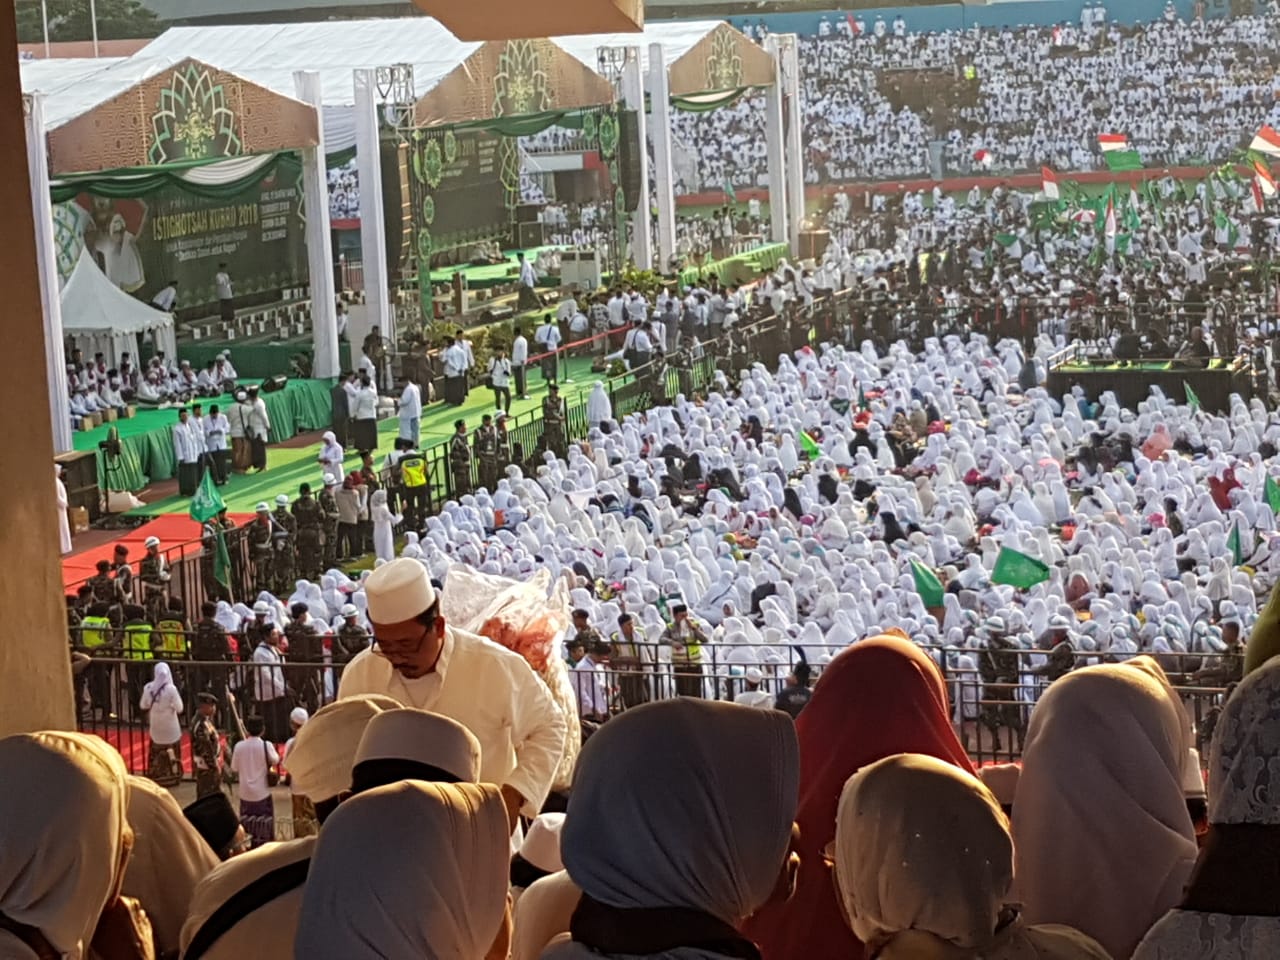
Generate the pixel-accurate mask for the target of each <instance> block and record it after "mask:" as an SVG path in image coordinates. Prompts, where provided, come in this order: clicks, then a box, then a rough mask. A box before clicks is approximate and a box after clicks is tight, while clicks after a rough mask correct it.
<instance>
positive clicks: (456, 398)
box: [440, 337, 467, 407]
mask: <svg viewBox="0 0 1280 960" xmlns="http://www.w3.org/2000/svg"><path fill="white" fill-rule="evenodd" d="M440 361H441V363H443V364H444V402H445V403H447V404H449V405H450V406H454V407H460V406H462V405H463V404H464V403H466V402H467V351H466V348H465V347H463V346H462V344H460V343H459V342H458V341H456V340H454V339H453V338H452V337H449V338H448V339H446V340H445V345H444V350H442V351H441V353H440Z"/></svg>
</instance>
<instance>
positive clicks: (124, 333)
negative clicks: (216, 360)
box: [61, 248, 178, 367]
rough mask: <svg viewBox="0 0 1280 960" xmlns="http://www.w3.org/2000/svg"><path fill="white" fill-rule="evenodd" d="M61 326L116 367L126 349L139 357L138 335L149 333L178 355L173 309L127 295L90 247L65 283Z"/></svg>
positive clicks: (158, 344)
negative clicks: (171, 311)
mask: <svg viewBox="0 0 1280 960" xmlns="http://www.w3.org/2000/svg"><path fill="white" fill-rule="evenodd" d="M61 301H62V330H63V333H64V334H65V335H66V336H68V337H70V338H71V339H72V340H73V341H75V345H76V346H77V347H79V348H80V349H81V350H82V351H84V354H85V356H88V357H92V356H93V355H94V354H95V353H101V354H102V355H103V357H104V358H105V359H106V361H107V366H109V367H115V366H118V365H119V363H120V359H121V357H122V356H123V355H124V354H126V353H127V354H129V356H130V357H132V358H133V361H134V363H135V364H136V363H137V362H138V335H139V334H143V335H144V336H145V335H146V334H148V333H150V334H151V336H152V337H153V339H154V341H155V348H156V350H158V351H164V354H165V356H166V357H176V356H177V353H178V348H177V342H176V340H175V338H174V332H173V315H172V314H169V313H164V312H163V311H161V310H157V309H155V308H154V307H149V306H147V305H146V304H144V303H142V302H141V301H140V300H137V299H135V298H134V297H131V296H129V294H127V293H125V292H124V291H123V290H121V289H120V288H119V287H117V286H116V285H115V284H114V283H112V282H111V281H110V280H108V279H107V275H106V274H105V273H103V272H102V270H101V269H100V268H99V267H98V264H97V262H96V261H95V260H94V259H93V255H92V254H91V253H89V250H88V248H85V249H84V250H82V251H81V252H80V260H79V262H78V263H76V267H75V269H74V270H73V271H71V276H70V277H69V278H68V279H67V282H66V285H65V286H64V287H63V288H62V295H61Z"/></svg>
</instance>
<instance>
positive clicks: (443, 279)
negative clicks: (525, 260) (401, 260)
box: [431, 247, 554, 290]
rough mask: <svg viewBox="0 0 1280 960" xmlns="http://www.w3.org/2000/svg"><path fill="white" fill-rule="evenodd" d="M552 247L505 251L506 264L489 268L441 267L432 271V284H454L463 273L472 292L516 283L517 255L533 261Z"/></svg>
mask: <svg viewBox="0 0 1280 960" xmlns="http://www.w3.org/2000/svg"><path fill="white" fill-rule="evenodd" d="M551 249H554V248H552V247H531V248H530V249H528V250H524V251H519V250H504V251H502V252H503V253H504V254H505V255H506V257H507V262H506V263H495V264H490V265H487V266H480V267H471V266H457V267H440V268H439V269H437V270H432V271H431V282H432V283H452V282H453V275H454V274H455V273H461V274H462V275H463V276H464V277H466V278H467V287H468V288H470V289H472V290H485V289H488V288H489V287H496V286H498V285H499V284H503V283H515V282H516V280H518V279H519V277H520V269H519V266H518V264H519V261H518V260H517V259H516V254H517V253H521V252H523V253H524V255H525V256H527V257H529V258H530V259H532V260H535V261H536V260H537V259H538V252H539V251H541V250H551Z"/></svg>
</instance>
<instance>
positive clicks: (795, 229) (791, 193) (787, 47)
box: [778, 33, 805, 257]
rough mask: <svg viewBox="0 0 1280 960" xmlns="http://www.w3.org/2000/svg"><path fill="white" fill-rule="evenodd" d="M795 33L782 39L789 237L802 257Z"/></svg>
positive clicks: (800, 121)
mask: <svg viewBox="0 0 1280 960" xmlns="http://www.w3.org/2000/svg"><path fill="white" fill-rule="evenodd" d="M797 47H798V44H797V42H796V35H795V34H794V33H785V34H783V35H782V36H780V37H779V38H778V56H779V58H780V60H781V63H782V80H783V91H782V92H783V96H785V97H786V100H787V137H786V154H787V220H788V235H787V239H788V240H789V241H790V243H791V255H792V256H793V257H799V256H800V228H801V224H802V223H803V222H804V218H805V209H804V140H803V132H802V127H803V125H804V108H803V106H802V105H801V103H800V61H799V57H798V50H797Z"/></svg>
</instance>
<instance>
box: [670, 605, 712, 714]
mask: <svg viewBox="0 0 1280 960" xmlns="http://www.w3.org/2000/svg"><path fill="white" fill-rule="evenodd" d="M662 642H663V643H666V644H670V646H671V669H672V672H674V673H675V675H676V694H677V695H678V696H681V697H700V696H702V645H703V644H704V643H706V642H707V635H706V634H705V633H703V632H702V627H701V625H699V623H698V622H697V621H696V620H694V619H693V618H691V617H690V616H689V608H688V607H687V606H685V605H684V604H683V603H677V604H673V605H672V607H671V625H670V626H668V627H667V629H665V630H663V631H662Z"/></svg>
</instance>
